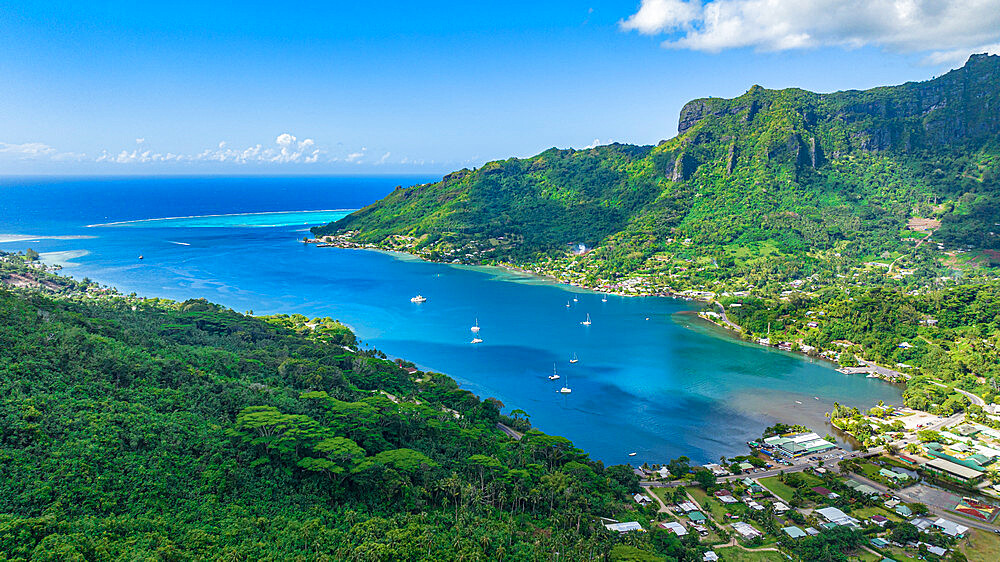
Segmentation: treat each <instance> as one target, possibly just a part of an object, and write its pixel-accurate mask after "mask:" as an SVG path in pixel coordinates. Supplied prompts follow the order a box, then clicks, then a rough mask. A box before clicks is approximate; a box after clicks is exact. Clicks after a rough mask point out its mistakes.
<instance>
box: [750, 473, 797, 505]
mask: <svg viewBox="0 0 1000 562" xmlns="http://www.w3.org/2000/svg"><path fill="white" fill-rule="evenodd" d="M778 478H779V477H778V476H768V477H767V478H761V479H759V480H758V482H760V483H761V485H762V486H764V487H765V488H767V489H768V490H771V491H772V492H774V493H775V494H776V495H777V496H778V497H779V498H781V499H782V500H784V501H785V503H788V502H790V501H792V494H794V493H795V489H794V488H792V487H791V486H789V485H787V484H785V483H784V482H782V481H781V480H778Z"/></svg>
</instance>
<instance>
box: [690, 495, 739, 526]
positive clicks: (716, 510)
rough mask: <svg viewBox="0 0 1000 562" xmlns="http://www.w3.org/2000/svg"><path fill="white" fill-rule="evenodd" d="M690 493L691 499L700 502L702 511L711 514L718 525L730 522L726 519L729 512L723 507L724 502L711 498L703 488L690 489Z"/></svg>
mask: <svg viewBox="0 0 1000 562" xmlns="http://www.w3.org/2000/svg"><path fill="white" fill-rule="evenodd" d="M688 493H689V494H691V497H692V498H694V499H695V500H696V501H697V502H698V505H700V506H701V507H702V509H704V510H705V511H708V512H709V513H711V516H712V519H715V522H716V523H720V524H724V523H726V522H727V521H728V520H727V519H726V512H727V511H729V510H727V509H726V508H725V507H724V506H723V505H722V502H720V501H718V500H716V499H715V498H709V496H708V493H707V492H705V490H702V489H701V488H688ZM706 506H707V507H706Z"/></svg>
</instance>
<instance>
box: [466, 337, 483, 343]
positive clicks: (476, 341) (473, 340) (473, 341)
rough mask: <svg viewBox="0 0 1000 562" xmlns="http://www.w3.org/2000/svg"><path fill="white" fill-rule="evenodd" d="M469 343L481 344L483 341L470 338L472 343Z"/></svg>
mask: <svg viewBox="0 0 1000 562" xmlns="http://www.w3.org/2000/svg"><path fill="white" fill-rule="evenodd" d="M469 343H483V339H482V338H478V337H476V338H472V341H471V342H469Z"/></svg>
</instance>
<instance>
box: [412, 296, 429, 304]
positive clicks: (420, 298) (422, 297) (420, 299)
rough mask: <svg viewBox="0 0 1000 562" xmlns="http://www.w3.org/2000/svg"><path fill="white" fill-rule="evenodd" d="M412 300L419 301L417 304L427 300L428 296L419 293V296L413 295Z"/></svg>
mask: <svg viewBox="0 0 1000 562" xmlns="http://www.w3.org/2000/svg"><path fill="white" fill-rule="evenodd" d="M410 302H413V303H417V304H420V303H422V302H427V297H425V296H423V295H417V296H415V297H413V298H412V299H410Z"/></svg>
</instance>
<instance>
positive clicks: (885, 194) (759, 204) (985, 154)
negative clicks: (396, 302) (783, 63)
mask: <svg viewBox="0 0 1000 562" xmlns="http://www.w3.org/2000/svg"><path fill="white" fill-rule="evenodd" d="M998 104H1000V57H997V56H986V55H976V56H973V57H972V58H970V60H969V62H968V63H967V64H966V66H964V67H963V68H960V69H957V70H954V71H951V72H949V73H947V74H945V75H943V76H940V77H938V78H935V79H933V80H929V81H926V82H919V83H908V84H904V85H901V86H892V87H882V88H875V89H872V90H867V91H848V92H837V93H832V94H815V93H812V92H807V91H803V90H797V89H787V90H767V89H764V88H761V87H759V86H754V87H753V88H751V89H750V90H749V91H748V92H747V93H746V94H744V95H743V96H740V97H738V98H735V99H728V100H727V99H720V98H706V99H700V100H695V101H692V102H690V103H688V104H687V105H686V106H685V107H684V109H683V110H682V111H681V116H680V122H679V127H678V129H679V133H680V134H679V135H678V136H676V137H674V138H672V139H670V140H665V141H663V142H661V143H659V144H658V145H657V146H631V145H622V144H612V145H607V146H598V147H594V148H590V149H583V150H573V149H566V150H559V149H550V150H547V151H545V152H543V153H541V154H539V155H537V156H534V157H531V158H527V159H518V158H511V159H508V160H500V161H494V162H489V163H487V164H486V165H484V166H483V167H481V168H479V169H476V170H461V171H458V172H455V173H452V174H449V175H447V176H445V177H444V179H442V180H441V181H440V182H436V183H430V184H425V185H417V186H412V187H409V188H399V189H397V190H396V191H394V192H393V193H391V194H390V195H389V196H387V197H386V198H385V199H383V200H382V201H379V202H377V203H375V204H373V205H371V206H368V207H366V208H364V209H361V210H359V211H357V212H355V213H353V214H351V215H349V216H347V217H345V218H343V219H341V220H340V221H337V222H335V223H331V224H329V225H326V226H324V227H318V228H315V229H314V230H313V232H314V233H315V234H316V235H317V236H320V237H323V236H330V235H345V234H348V235H349V236H350V240H352V241H353V242H355V243H364V244H375V245H378V246H381V247H387V248H398V249H405V250H407V251H411V252H415V253H418V254H420V255H423V256H424V257H427V258H430V259H435V260H445V261H459V262H465V263H493V262H507V263H514V264H517V265H522V266H530V265H537V264H540V263H547V260H556V263H554V264H549V267H550V268H551V269H558V268H561V267H563V266H565V265H566V264H567V259H568V258H567V256H568V255H570V254H569V250H571V249H573V248H579V245H583V246H585V247H586V248H587V249H594V250H593V251H592V252H589V253H587V254H586V256H584V257H582V258H579V259H576V258H573V260H574V264H573V265H574V267H578V268H579V269H581V270H582V271H583V272H584V277H583V280H585V282H586V283H587V284H590V285H598V284H602V283H607V282H609V281H613V280H615V279H620V278H622V277H624V276H628V275H632V274H637V273H647V274H648V273H657V272H666V273H671V274H674V277H673V279H672V283H673V284H674V286H675V287H676V285H677V284H678V283H683V279H684V278H685V276H684V275H680V276H678V275H676V274H677V273H678V271H677V270H678V269H679V268H680V269H687V268H688V265H686V264H685V262H690V261H697V260H698V259H699V258H707V259H709V260H710V261H709V263H712V262H714V263H715V264H728V265H731V266H745V265H747V264H754V263H759V262H764V263H765V264H766V266H767V267H774V268H781V267H783V266H787V263H788V262H792V263H794V264H795V269H796V274H804V275H809V274H812V273H815V272H816V271H818V270H823V269H835V268H836V267H838V266H839V265H842V264H843V263H852V264H856V263H860V262H861V261H864V260H866V259H870V258H871V257H872V256H889V255H893V254H895V253H897V252H904V253H905V252H909V251H910V250H911V249H912V248H913V246H914V243H915V242H916V241H917V240H916V239H915V238H914V237H913V236H911V235H912V233H909V234H907V231H906V230H905V229H906V226H907V222H908V220H909V219H911V218H913V217H918V218H925V219H930V220H938V221H940V223H941V225H940V229H939V230H938V231H937V233H936V240H937V241H940V242H942V243H944V244H947V245H949V246H951V247H962V248H965V247H967V246H971V247H973V248H975V249H978V250H983V251H987V250H989V251H994V250H1000V235H998V230H1000V227H996V226H995V225H996V224H1000V204H998V203H1000V191H998V189H997V187H998V180H1000V139H998V133H1000V116H998V113H997V111H996V109H995V108H996V107H997V105H998ZM985 256H986V258H989V257H990V256H992V257H993V258H994V259H995V258H997V257H1000V254H989V253H987V254H985Z"/></svg>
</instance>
